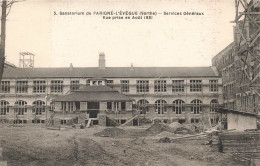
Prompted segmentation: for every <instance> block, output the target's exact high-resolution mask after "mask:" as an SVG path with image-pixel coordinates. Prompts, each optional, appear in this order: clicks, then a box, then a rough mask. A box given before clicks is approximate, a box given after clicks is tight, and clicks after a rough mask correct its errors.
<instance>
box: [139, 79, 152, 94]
mask: <svg viewBox="0 0 260 166" xmlns="http://www.w3.org/2000/svg"><path fill="white" fill-rule="evenodd" d="M136 84H137V85H136V91H137V92H149V81H148V80H137V81H136Z"/></svg>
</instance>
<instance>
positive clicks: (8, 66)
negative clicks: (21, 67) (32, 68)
mask: <svg viewBox="0 0 260 166" xmlns="http://www.w3.org/2000/svg"><path fill="white" fill-rule="evenodd" d="M4 67H5V68H16V66H15V65H14V64H12V63H10V62H8V61H5V64H4Z"/></svg>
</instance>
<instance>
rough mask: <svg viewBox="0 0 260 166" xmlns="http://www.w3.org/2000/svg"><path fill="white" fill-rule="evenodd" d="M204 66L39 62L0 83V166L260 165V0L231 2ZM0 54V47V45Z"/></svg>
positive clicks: (23, 65)
mask: <svg viewBox="0 0 260 166" xmlns="http://www.w3.org/2000/svg"><path fill="white" fill-rule="evenodd" d="M234 7H235V9H236V10H235V11H236V13H235V18H234V21H232V24H234V26H233V34H230V35H233V36H234V41H233V42H232V43H230V44H229V45H228V46H227V47H226V48H224V49H223V50H222V51H221V52H219V53H218V54H217V55H216V56H214V57H213V58H212V66H209V67H134V66H133V64H131V67H107V66H106V59H105V53H103V52H101V53H100V54H99V60H98V67H74V66H73V65H72V64H70V66H69V67H63V68H48V67H46V68H37V67H35V65H34V58H35V57H34V56H35V55H34V54H33V53H30V52H20V53H19V55H20V57H19V67H16V66H15V65H13V64H11V63H9V62H6V63H5V64H4V65H3V67H4V71H3V76H2V79H1V87H0V88H1V89H0V111H1V112H0V166H2V165H3V166H7V165H8V166H16V165H19V166H20V165H21V166H23V165H24V166H28V165H31V166H34V165H39V166H41V165H62V166H63V165H64V166H66V165H68V166H70V165H74V166H82V165H140V166H141V165H147V166H148V165H149V166H150V165H151V166H153V165H154V166H162V165H174V166H175V165H176V166H179V165H188V166H197V165H202V166H204V165H205V166H206V165H217V166H225V165H226V166H233V165H238V166H240V165H241V166H244V165H245V166H258V165H260V1H259V0H250V1H247V0H235V5H234ZM0 53H1V52H0Z"/></svg>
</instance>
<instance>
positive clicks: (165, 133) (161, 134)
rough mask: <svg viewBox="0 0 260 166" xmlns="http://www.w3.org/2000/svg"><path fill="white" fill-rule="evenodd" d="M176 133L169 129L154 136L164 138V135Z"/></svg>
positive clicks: (169, 135) (170, 135) (171, 135)
mask: <svg viewBox="0 0 260 166" xmlns="http://www.w3.org/2000/svg"><path fill="white" fill-rule="evenodd" d="M175 136H176V135H175V134H174V133H172V132H169V131H163V132H161V133H160V134H157V135H156V137H159V138H164V137H175Z"/></svg>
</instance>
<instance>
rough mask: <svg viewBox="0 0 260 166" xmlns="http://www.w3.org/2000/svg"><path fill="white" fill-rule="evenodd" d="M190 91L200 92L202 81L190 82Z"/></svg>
mask: <svg viewBox="0 0 260 166" xmlns="http://www.w3.org/2000/svg"><path fill="white" fill-rule="evenodd" d="M190 91H191V92H200V91H202V81H201V80H190Z"/></svg>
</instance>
